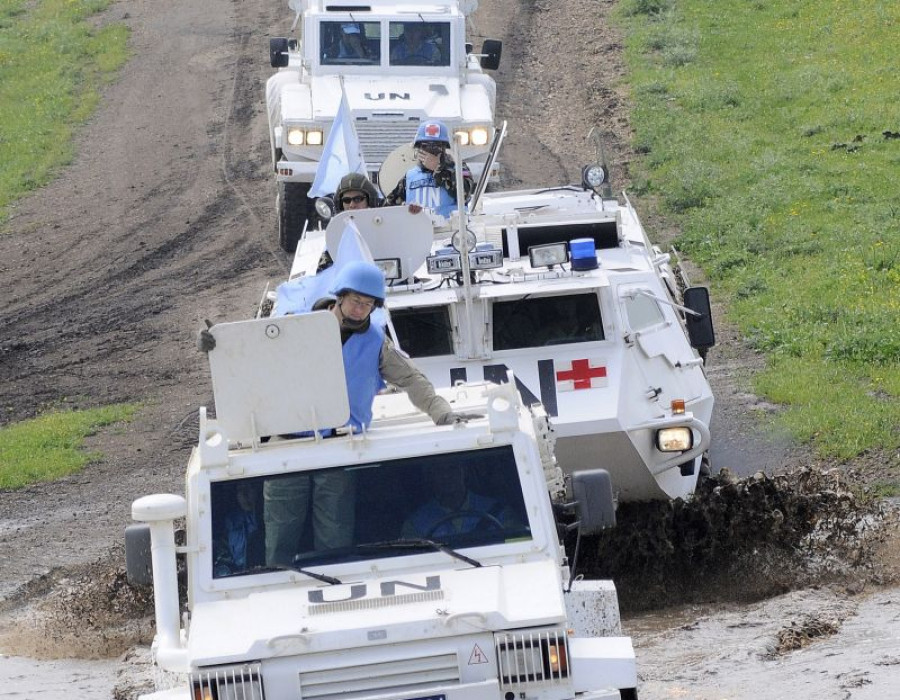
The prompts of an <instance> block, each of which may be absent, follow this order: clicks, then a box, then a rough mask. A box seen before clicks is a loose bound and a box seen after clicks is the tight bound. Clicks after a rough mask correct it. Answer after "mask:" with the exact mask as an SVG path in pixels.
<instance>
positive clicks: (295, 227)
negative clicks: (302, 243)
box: [278, 182, 316, 253]
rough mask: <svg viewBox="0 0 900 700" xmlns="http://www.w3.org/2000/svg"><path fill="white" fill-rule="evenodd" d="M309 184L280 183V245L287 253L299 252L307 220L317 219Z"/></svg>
mask: <svg viewBox="0 0 900 700" xmlns="http://www.w3.org/2000/svg"><path fill="white" fill-rule="evenodd" d="M309 186H310V185H309V183H308V182H280V183H278V243H279V244H280V245H281V249H282V250H283V251H284V252H285V253H293V252H294V251H295V250H297V243H298V242H299V240H300V236H302V235H303V228H304V227H305V226H306V222H307V220H310V224H312V220H313V218H314V217H315V212H316V210H315V207H314V203H313V200H311V199H310V198H309V197H308V196H307V195H308V194H309Z"/></svg>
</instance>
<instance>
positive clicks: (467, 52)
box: [466, 41, 475, 56]
mask: <svg viewBox="0 0 900 700" xmlns="http://www.w3.org/2000/svg"><path fill="white" fill-rule="evenodd" d="M474 48H475V47H474V46H473V45H472V42H471V41H467V42H466V56H468V55H469V54H470V53H472V49H474Z"/></svg>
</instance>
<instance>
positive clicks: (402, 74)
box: [266, 0, 501, 252]
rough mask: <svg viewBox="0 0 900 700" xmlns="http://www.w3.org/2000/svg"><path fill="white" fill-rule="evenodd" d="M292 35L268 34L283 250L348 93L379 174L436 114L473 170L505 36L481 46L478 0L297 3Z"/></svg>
mask: <svg viewBox="0 0 900 700" xmlns="http://www.w3.org/2000/svg"><path fill="white" fill-rule="evenodd" d="M289 5H290V7H291V9H293V10H294V12H295V19H294V28H295V30H296V36H295V37H278V38H273V39H271V41H270V50H269V54H270V62H271V65H272V66H273V67H274V68H277V69H278V72H277V73H275V74H274V75H273V76H272V77H271V78H269V80H268V81H267V83H266V107H267V112H268V120H269V140H270V144H271V153H272V170H273V173H274V175H275V178H276V181H277V183H278V199H277V206H278V225H279V239H280V243H281V246H282V248H283V249H284V250H286V251H288V252H294V249H295V247H296V245H297V240H298V239H299V238H300V236H301V234H302V233H303V229H304V227H305V226H306V225H307V222H308V221H309V220H311V219H312V220H314V215H315V211H314V208H313V200H312V199H310V198H309V197H308V196H307V195H308V193H309V189H310V185H311V184H312V182H313V181H314V179H315V176H316V171H317V169H318V167H319V162H320V160H321V159H322V152H323V145H324V144H325V142H326V139H327V137H328V133H329V131H330V130H331V128H332V127H333V125H334V120H335V117H336V115H337V114H338V109H339V106H340V104H341V99H342V98H343V99H345V100H346V103H347V108H348V110H349V114H350V116H351V118H352V121H353V125H354V127H355V131H356V133H357V135H358V137H359V141H360V147H361V150H362V155H363V157H364V159H365V161H366V164H367V166H368V168H369V171H370V173H369V174H370V176H371V178H372V180H373V181H375V182H377V178H378V172H379V169H380V167H381V164H382V162H383V161H384V159H385V157H386V156H387V155H388V154H390V153H391V152H392V151H394V150H395V149H396V148H397V147H398V146H400V145H402V144H407V143H412V141H413V138H414V136H415V133H416V129H417V128H418V126H419V124H420V123H421V122H423V121H426V120H429V119H439V120H441V121H443V122H444V123H445V124H446V125H447V127H448V128H449V129H450V130H451V131H452V132H453V133H454V134H455V135H456V138H457V139H459V140H460V141H461V143H462V146H461V148H462V157H463V158H465V160H466V162H467V163H468V165H469V167H470V168H471V170H472V172H473V174H474V175H475V176H476V177H480V176H481V173H482V171H483V170H484V165H485V161H486V159H487V154H488V151H489V149H490V145H491V140H492V139H493V136H494V104H495V100H496V85H495V83H494V79H493V78H491V77H490V75H488V73H487V72H486V71H487V70H494V69H496V68H497V67H498V66H499V62H500V53H501V42H499V41H496V40H490V39H488V40H485V41H484V44H483V46H482V49H481V53H480V54H479V53H476V52H475V50H474V48H473V47H472V45H471V44H469V43H467V39H466V20H467V17H468V16H469V15H471V13H472V12H474V11H475V9H476V8H477V6H478V2H477V0H433V1H432V2H428V3H424V4H423V3H421V2H418V1H416V0H377V1H376V2H359V0H351V1H350V2H343V3H338V4H334V3H329V2H325V1H324V0H291V2H290V3H289Z"/></svg>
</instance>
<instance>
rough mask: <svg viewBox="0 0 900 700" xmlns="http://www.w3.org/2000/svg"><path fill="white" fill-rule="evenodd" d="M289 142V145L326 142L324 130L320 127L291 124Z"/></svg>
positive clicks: (318, 144)
mask: <svg viewBox="0 0 900 700" xmlns="http://www.w3.org/2000/svg"><path fill="white" fill-rule="evenodd" d="M287 142H288V145H289V146H303V145H307V146H321V145H322V143H324V139H323V137H322V130H321V129H319V128H315V129H308V128H306V127H302V126H289V127H288V130H287Z"/></svg>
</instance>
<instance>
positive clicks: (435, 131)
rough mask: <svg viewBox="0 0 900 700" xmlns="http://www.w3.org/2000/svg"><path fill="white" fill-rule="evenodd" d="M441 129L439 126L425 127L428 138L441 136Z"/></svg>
mask: <svg viewBox="0 0 900 700" xmlns="http://www.w3.org/2000/svg"><path fill="white" fill-rule="evenodd" d="M440 134H441V127H440V125H439V124H426V125H425V135H426V136H432V137H435V136H440Z"/></svg>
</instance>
